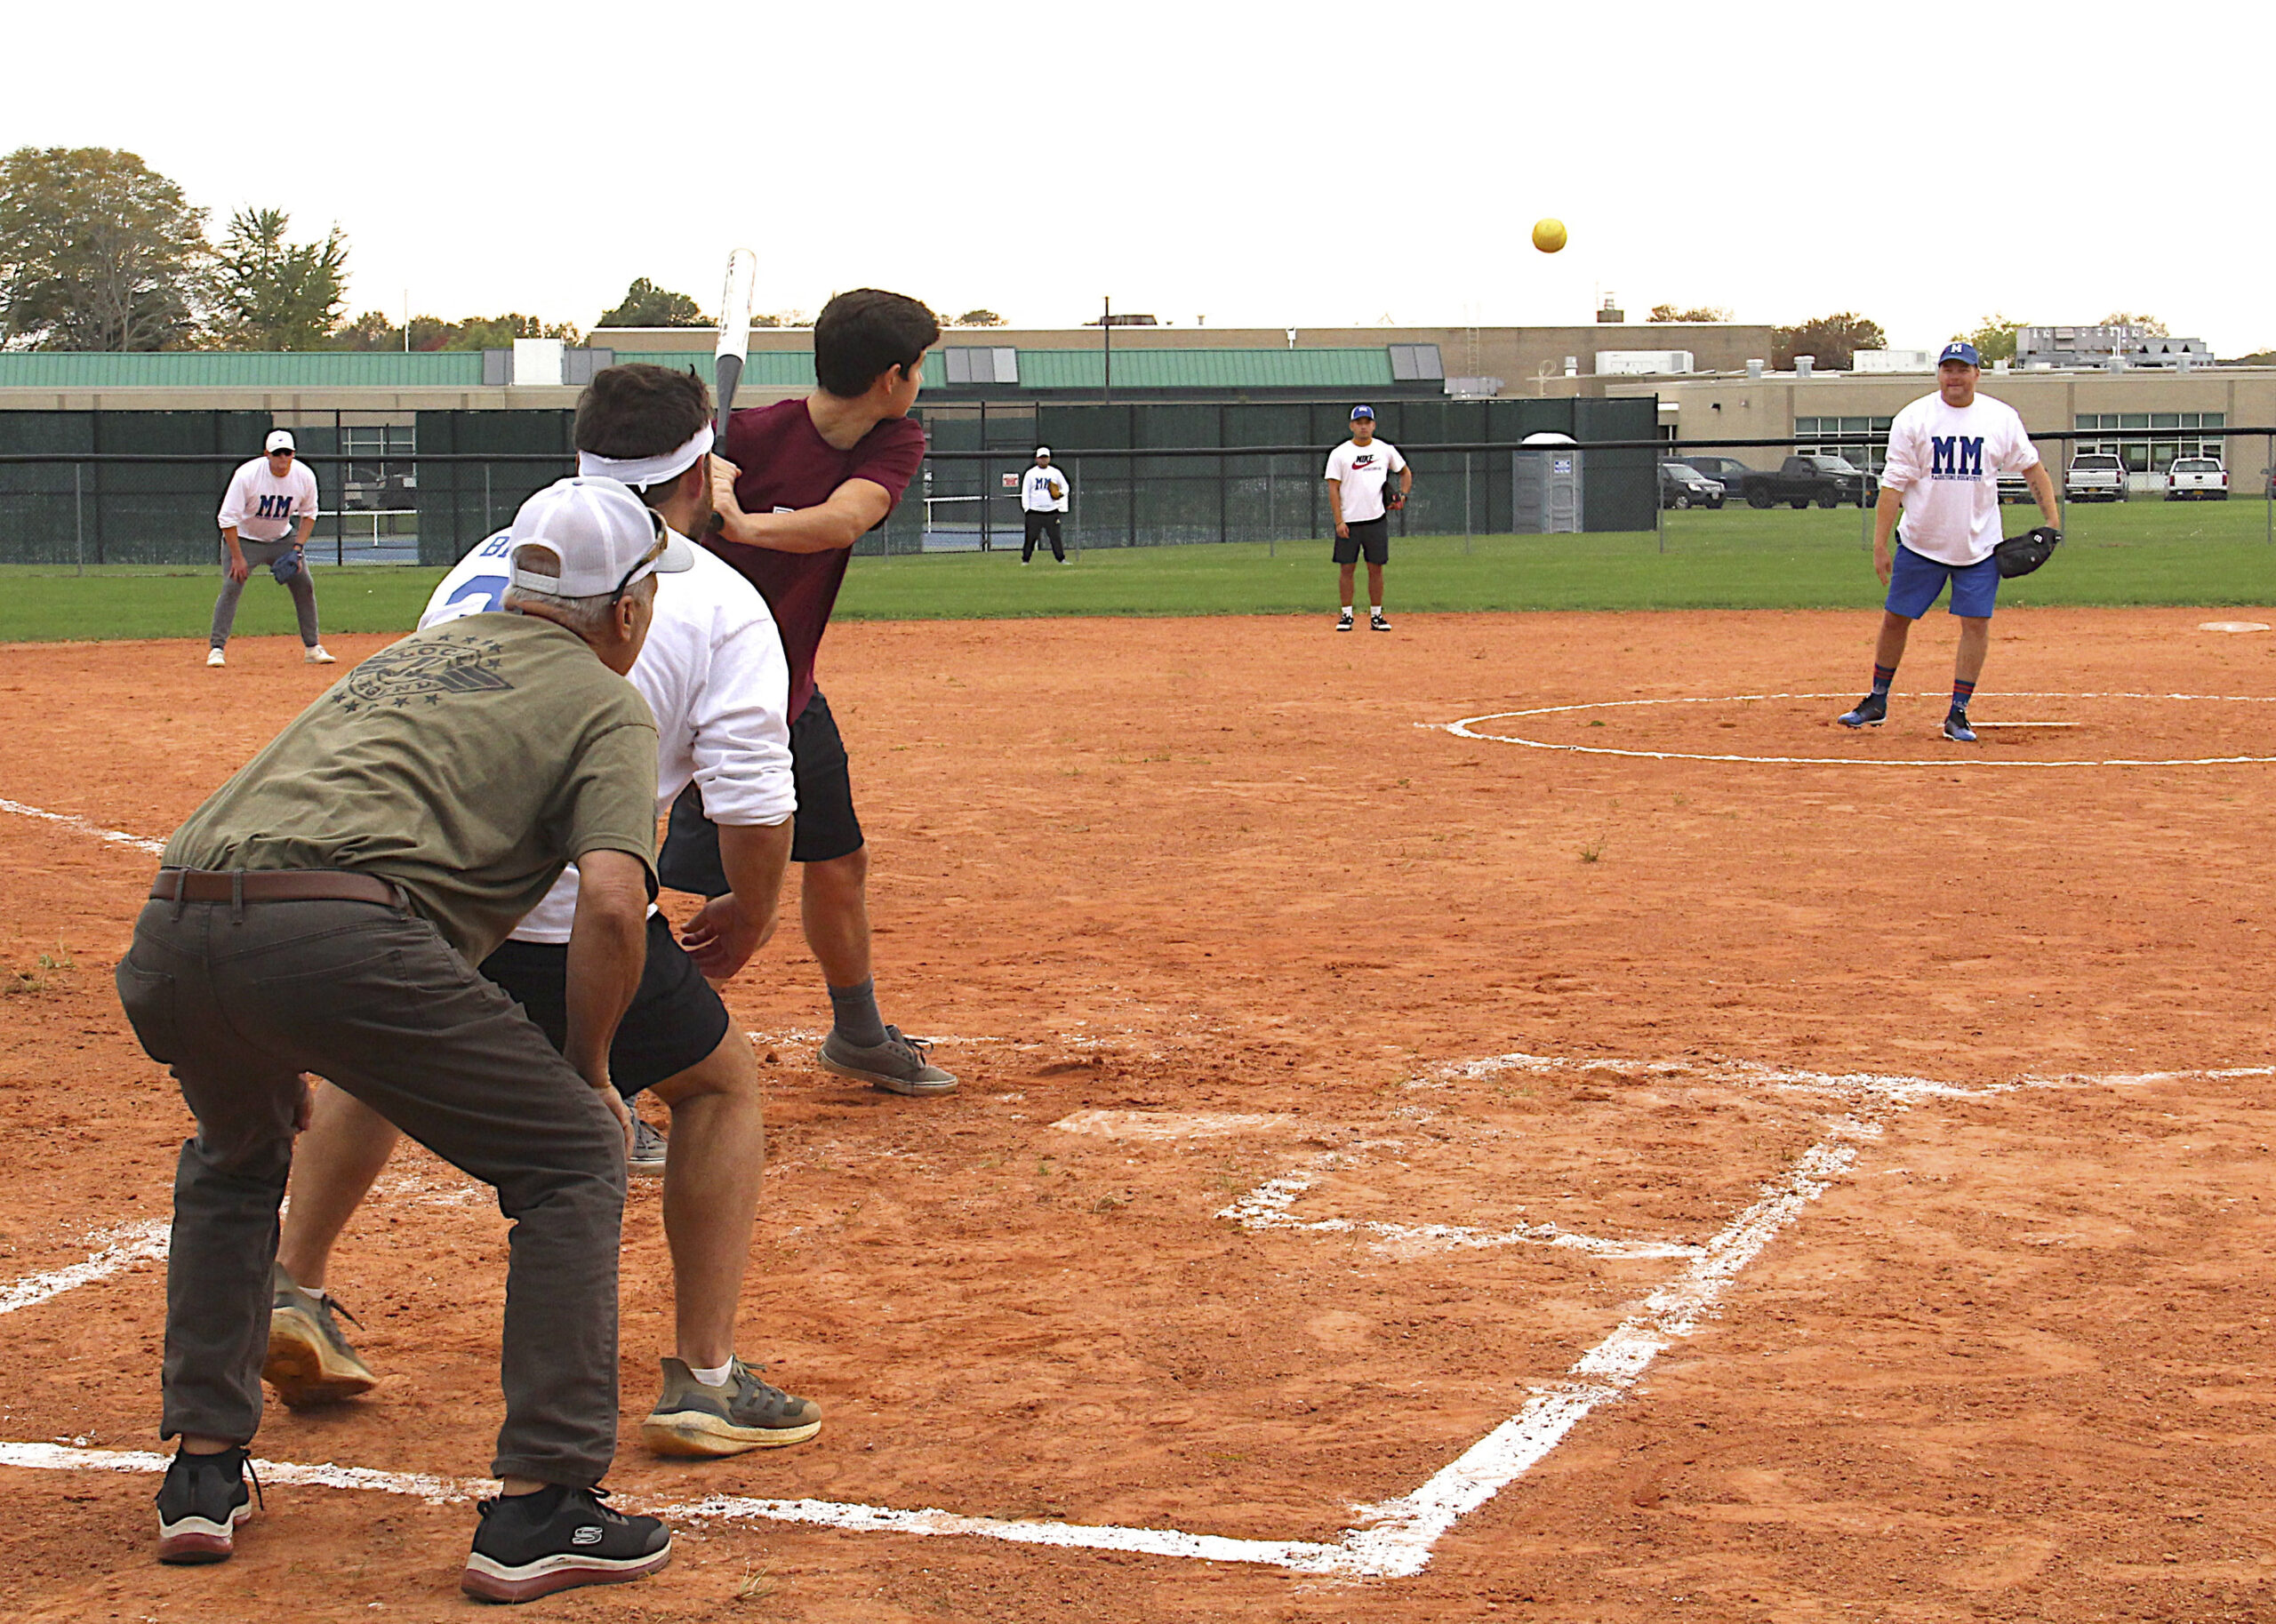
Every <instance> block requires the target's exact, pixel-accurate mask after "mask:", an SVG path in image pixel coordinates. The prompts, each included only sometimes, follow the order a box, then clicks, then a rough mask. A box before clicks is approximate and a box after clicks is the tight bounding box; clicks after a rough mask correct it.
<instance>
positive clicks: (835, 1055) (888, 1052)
mask: <svg viewBox="0 0 2276 1624" xmlns="http://www.w3.org/2000/svg"><path fill="white" fill-rule="evenodd" d="M931 1047H932V1045H931V1044H927V1043H926V1041H925V1040H924V1039H923V1038H921V1037H904V1036H902V1031H901V1028H899V1027H887V1028H886V1041H885V1042H883V1043H881V1044H875V1045H873V1046H872V1047H870V1048H867V1049H864V1048H862V1047H861V1046H860V1045H859V1044H849V1043H847V1042H846V1041H845V1037H844V1036H842V1035H840V1034H839V1033H837V1032H835V1031H833V1032H831V1033H830V1035H829V1036H828V1037H826V1038H824V1039H822V1044H821V1048H820V1049H818V1050H816V1051H815V1052H814V1058H815V1059H817V1060H820V1061H821V1066H822V1069H823V1070H824V1071H834V1072H836V1073H837V1075H838V1076H841V1077H853V1078H854V1079H856V1080H857V1081H860V1082H863V1083H867V1084H869V1085H870V1087H871V1088H882V1089H884V1090H885V1091H886V1092H887V1093H889V1094H949V1093H954V1092H956V1086H957V1080H956V1078H955V1077H954V1076H952V1075H950V1073H948V1072H945V1071H942V1069H941V1068H939V1067H938V1066H935V1065H934V1064H933V1063H932V1061H930V1060H927V1059H926V1051H927V1050H928V1049H930V1048H931Z"/></svg>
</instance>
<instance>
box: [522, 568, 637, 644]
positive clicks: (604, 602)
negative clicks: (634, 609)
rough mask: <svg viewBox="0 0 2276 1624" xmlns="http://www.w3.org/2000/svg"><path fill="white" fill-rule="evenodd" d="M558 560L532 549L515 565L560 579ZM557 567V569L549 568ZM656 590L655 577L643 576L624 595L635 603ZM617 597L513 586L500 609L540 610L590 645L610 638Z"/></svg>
mask: <svg viewBox="0 0 2276 1624" xmlns="http://www.w3.org/2000/svg"><path fill="white" fill-rule="evenodd" d="M557 564H558V561H557V560H556V559H554V558H553V557H552V556H550V555H549V552H548V550H547V549H545V548H531V549H530V550H529V551H528V552H527V553H525V554H524V555H523V556H521V557H520V558H519V559H518V560H517V562H516V567H517V568H518V569H520V570H521V571H522V572H525V573H526V574H532V575H552V576H554V578H555V579H556V580H558V579H559V571H558V568H557ZM549 565H555V566H556V567H555V568H550V569H549V568H548V566H549ZM655 590H656V578H655V576H654V575H653V573H652V574H647V575H643V576H642V577H641V578H640V579H639V580H636V581H634V582H633V583H632V584H631V585H630V586H629V587H627V588H625V589H624V594H623V596H626V597H629V598H631V599H633V600H634V601H636V602H639V601H644V600H645V599H646V598H647V597H649V596H653V594H654V592H655ZM616 599H617V595H616V594H615V593H613V592H604V593H601V594H599V595H598V596H594V597H564V596H561V595H560V594H559V593H557V592H540V591H538V590H536V589H535V588H531V587H522V586H513V587H509V588H506V596H504V597H503V598H501V600H500V601H499V605H498V606H499V607H500V608H501V609H520V610H530V609H537V610H542V611H543V612H544V614H543V617H542V618H543V619H546V620H557V621H559V622H560V623H561V624H562V625H563V626H565V627H567V628H569V629H570V630H571V631H573V632H575V633H576V634H577V635H578V636H581V637H582V638H584V639H585V641H587V642H588V643H590V642H592V641H594V640H595V639H597V638H601V637H605V636H608V635H609V628H610V626H611V624H612V623H613V620H615V618H616Z"/></svg>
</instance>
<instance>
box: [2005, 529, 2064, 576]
mask: <svg viewBox="0 0 2276 1624" xmlns="http://www.w3.org/2000/svg"><path fill="white" fill-rule="evenodd" d="M2062 542H2063V532H2061V531H2059V530H2057V529H2056V528H2055V526H2054V525H2052V524H2040V525H2036V526H2034V527H2033V528H2032V529H2031V530H2028V531H2025V532H2024V533H2023V534H2022V535H2020V536H2009V537H2008V539H2007V540H2005V541H2002V542H2000V545H1999V546H1997V547H1995V548H1992V556H1993V557H1994V558H1996V559H1998V560H1999V561H2000V578H2001V579H2002V580H2010V579H2012V578H2014V577H2016V576H2017V575H2028V574H2030V573H2031V572H2032V571H2033V570H2035V569H2037V568H2039V566H2040V564H2045V563H2046V562H2047V561H2048V559H2049V558H2052V557H2053V556H2055V549H2056V548H2057V547H2059V546H2061V545H2062Z"/></svg>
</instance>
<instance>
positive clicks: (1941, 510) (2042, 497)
mask: <svg viewBox="0 0 2276 1624" xmlns="http://www.w3.org/2000/svg"><path fill="white" fill-rule="evenodd" d="M1981 376H1982V368H1981V365H1980V364H1979V363H1978V361H1977V358H1976V353H1975V345H1973V344H1967V343H1962V342H1960V341H1959V340H1954V341H1953V342H1951V343H1950V344H1947V345H1945V346H1944V353H1943V356H1940V357H1939V358H1938V359H1937V362H1936V392H1935V394H1934V395H1927V396H1922V397H1921V398H1920V399H1919V400H1916V401H1914V402H1913V403H1912V404H1911V405H1909V406H1907V407H1905V408H1904V410H1903V411H1902V412H1898V413H1897V414H1896V417H1895V420H1893V421H1892V422H1891V423H1890V424H1889V430H1888V466H1887V467H1886V468H1883V469H1882V470H1881V493H1880V498H1879V504H1878V506H1877V508H1876V509H1875V512H1874V515H1873V568H1874V570H1875V571H1876V572H1879V575H1880V578H1881V580H1882V582H1883V584H1884V585H1886V586H1887V588H1888V601H1887V606H1886V607H1885V608H1884V609H1883V610H1882V612H1881V635H1880V641H1879V645H1878V646H1877V647H1876V648H1875V649H1874V651H1873V690H1872V692H1871V693H1868V694H1867V695H1866V696H1865V697H1864V698H1863V700H1859V701H1858V702H1857V707H1856V708H1855V709H1854V710H1850V711H1847V712H1845V713H1844V714H1843V716H1842V717H1841V725H1842V726H1844V727H1879V725H1880V724H1882V723H1883V722H1885V721H1887V719H1888V692H1889V685H1890V684H1892V683H1894V682H1895V680H1896V665H1897V661H1899V660H1902V659H1903V658H1904V644H1905V639H1906V638H1907V637H1908V636H1911V632H1912V623H1913V622H1914V621H1915V620H1919V618H1920V617H1921V616H1922V615H1924V614H1927V612H1928V611H1929V609H1930V608H1931V607H1932V606H1934V604H1935V601H1936V599H1937V598H1938V596H1941V595H1942V594H1943V589H1944V583H1945V582H1946V581H1950V582H1951V588H1952V596H1951V612H1952V613H1954V614H1956V615H1958V616H1959V652H1958V653H1957V654H1956V655H1955V656H1954V657H1953V660H1952V705H1951V710H1950V711H1949V712H1948V713H1946V715H1945V716H1944V737H1945V738H1947V739H1949V740H1952V741H1953V742H1954V743H1955V744H1974V743H1975V729H1974V728H1973V727H1970V726H1969V725H1968V722H1967V702H1968V700H1971V699H1973V698H1974V697H1975V684H1976V679H1977V678H1978V677H1979V676H1982V675H1983V654H1984V651H1985V650H1986V649H1988V648H1989V647H1990V646H1991V643H1992V607H1993V605H1994V604H1996V603H1997V602H1998V600H1999V596H2000V564H1999V561H1998V560H1997V559H1995V558H1993V557H1992V549H1993V548H1997V547H1998V546H1999V545H2000V475H2001V474H2003V473H2008V474H2021V475H2023V476H2024V478H2025V479H2027V480H2028V481H2030V483H2031V493H2032V496H2034V497H2036V498H2037V499H2038V500H2039V508H2040V512H2041V513H2044V514H2045V515H2046V516H2047V524H2048V529H2049V530H2052V531H2054V532H2055V533H2056V537H2057V538H2058V539H2059V538H2060V536H2061V531H2060V529H2059V528H2058V526H2060V524H2062V517H2061V510H2060V508H2058V507H2057V505H2056V500H2055V482H2054V480H2052V479H2051V478H2049V477H2048V473H2047V467H2046V465H2045V464H2044V463H2042V462H2041V461H2040V459H2039V452H2038V449H2037V448H2036V447H2035V446H2033V445H2032V443H2031V435H2030V434H2029V433H2028V432H2027V431H2026V430H2025V429H2024V420H2023V419H2021V418H2020V417H2017V416H2016V409H2015V408H2014V407H2013V406H2010V405H2008V404H2007V403H2006V402H2005V401H1999V400H1993V399H1992V397H1991V396H1988V395H1978V394H1977V393H1976V392H1975V384H1976V380H1977V379H1978V378H1979V377H1981ZM1900 508H1901V509H1903V515H1904V528H1903V532H1900V533H1899V534H1898V536H1897V540H1896V551H1895V556H1891V555H1890V552H1889V532H1891V531H1893V530H1895V528H1896V522H1897V513H1898V510H1899V509H1900Z"/></svg>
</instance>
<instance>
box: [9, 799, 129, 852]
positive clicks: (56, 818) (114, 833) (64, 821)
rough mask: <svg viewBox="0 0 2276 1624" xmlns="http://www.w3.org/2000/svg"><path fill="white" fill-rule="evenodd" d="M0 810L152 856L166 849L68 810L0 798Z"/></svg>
mask: <svg viewBox="0 0 2276 1624" xmlns="http://www.w3.org/2000/svg"><path fill="white" fill-rule="evenodd" d="M0 812H13V813H15V814H16V816H18V817H19V818H37V819H39V820H42V821H44V822H47V823H60V824H61V825H62V826H63V827H64V828H68V829H72V830H76V832H77V833H79V834H82V835H92V836H94V837H95V838H96V839H97V840H100V841H102V842H104V843H106V844H109V845H115V846H132V847H133V848H134V850H136V851H137V852H149V853H150V854H151V855H152V856H154V857H155V856H156V855H157V854H158V853H160V852H164V850H165V849H166V843H165V842H164V841H163V840H152V839H150V838H148V836H142V835H130V834H128V833H127V832H126V831H125V830H124V829H107V828H103V827H102V825H100V823H90V822H88V821H87V820H85V819H84V818H75V817H73V816H71V815H70V814H69V813H68V812H49V811H47V810H46V809H44V807H38V806H27V805H25V804H23V803H22V802H21V801H4V800H0Z"/></svg>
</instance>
